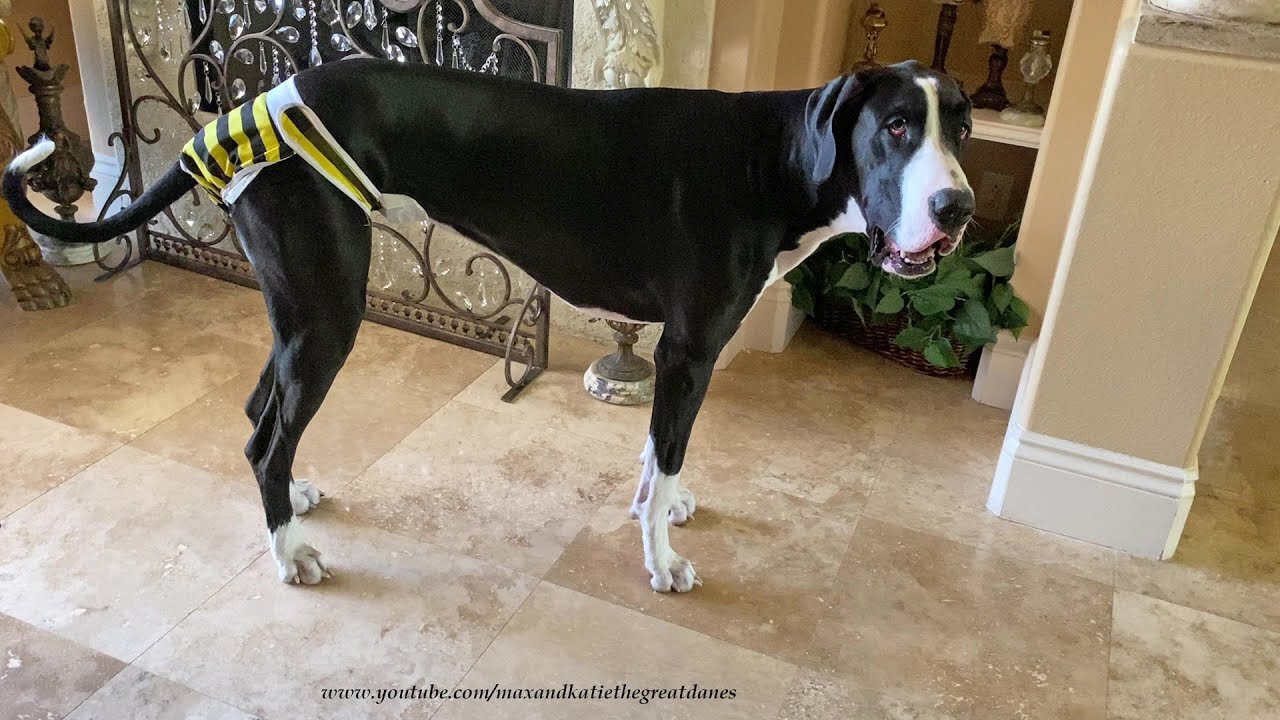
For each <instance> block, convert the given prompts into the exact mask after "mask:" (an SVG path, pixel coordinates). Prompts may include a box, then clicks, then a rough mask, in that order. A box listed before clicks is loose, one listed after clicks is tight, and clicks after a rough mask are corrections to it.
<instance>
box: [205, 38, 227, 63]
mask: <svg viewBox="0 0 1280 720" xmlns="http://www.w3.org/2000/svg"><path fill="white" fill-rule="evenodd" d="M209 54H210V55H212V56H213V59H214V60H217V61H218V64H219V65H221V64H222V62H223V61H224V60H226V59H227V53H226V51H224V50H223V49H222V43H220V42H218V41H217V40H210V41H209Z"/></svg>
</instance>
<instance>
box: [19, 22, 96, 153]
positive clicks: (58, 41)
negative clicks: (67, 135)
mask: <svg viewBox="0 0 1280 720" xmlns="http://www.w3.org/2000/svg"><path fill="white" fill-rule="evenodd" d="M33 17H40V18H44V21H45V26H46V27H52V28H53V29H54V42H53V47H52V48H50V50H49V62H50V63H51V64H53V65H54V66H57V65H58V64H59V63H66V64H68V65H70V66H71V70H70V71H69V72H68V73H67V75H66V79H64V80H63V85H64V87H65V89H64V90H63V93H62V117H63V119H64V120H65V122H66V125H67V128H68V129H69V130H71V131H72V132H74V133H76V134H77V135H79V136H80V138H81V139H83V140H85V141H86V142H87V141H88V138H89V120H88V118H87V117H86V116H85V110H84V93H83V92H82V91H81V87H80V69H79V68H80V62H79V60H78V59H77V58H76V46H75V40H74V37H73V35H72V32H71V11H70V6H69V5H68V4H67V0H13V14H12V15H10V20H9V21H8V22H11V23H12V25H11V28H12V29H13V31H14V33H15V35H16V34H17V31H18V29H19V28H21V30H22V32H24V33H27V32H30V31H29V30H28V29H27V22H28V21H29V20H30V19H31V18H33ZM14 40H15V42H16V43H17V49H16V50H15V51H14V53H13V55H12V56H11V57H10V58H9V59H8V61H7V62H6V63H5V64H6V66H7V67H6V71H7V72H8V73H9V82H10V84H11V85H12V86H13V94H14V95H15V96H16V97H17V99H18V121H19V123H21V125H22V133H23V136H24V139H25V136H27V135H31V134H32V133H34V132H35V131H36V129H37V128H38V127H40V122H39V115H37V113H36V101H35V98H34V97H32V96H31V92H30V91H28V90H27V81H25V80H23V79H22V78H20V77H18V73H17V71H16V70H14V68H15V67H17V66H19V65H30V64H31V62H32V60H33V57H32V53H31V51H30V50H29V49H27V46H26V43H24V42H23V41H22V38H21V37H15V38H14Z"/></svg>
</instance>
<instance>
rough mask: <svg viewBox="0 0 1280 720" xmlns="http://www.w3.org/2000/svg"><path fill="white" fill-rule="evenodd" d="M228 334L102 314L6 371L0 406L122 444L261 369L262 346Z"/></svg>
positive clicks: (133, 316) (127, 315)
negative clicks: (257, 367)
mask: <svg viewBox="0 0 1280 720" xmlns="http://www.w3.org/2000/svg"><path fill="white" fill-rule="evenodd" d="M245 292H247V291H245ZM131 307H132V306H131ZM193 322H194V321H193ZM166 326H168V327H166ZM181 327H185V328H186V329H185V330H184V329H181ZM232 334H233V333H232V332H231V331H229V330H228V331H226V332H221V333H220V332H213V331H211V330H208V329H207V328H206V327H202V326H200V325H199V324H196V325H194V326H190V327H187V326H186V325H185V324H182V323H176V322H175V323H159V322H157V321H156V320H155V318H153V317H150V316H148V315H147V314H145V313H141V312H138V313H135V312H132V310H131V312H129V313H117V314H115V315H110V316H108V317H106V318H103V319H102V320H99V321H97V322H94V323H91V324H89V325H86V326H84V327H82V328H79V329H77V330H74V331H72V332H70V333H67V334H65V335H63V336H62V337H60V338H58V339H57V340H54V341H52V342H49V343H46V344H44V345H42V346H41V347H40V348H39V349H37V350H35V351H33V352H31V353H29V354H28V355H26V356H25V357H23V358H22V359H21V360H20V362H18V363H17V364H16V365H15V366H13V367H10V368H9V369H8V370H7V371H6V372H5V373H3V375H0V402H4V403H7V404H9V405H12V406H14V407H18V408H21V409H23V410H27V411H29V412H32V413H35V414H37V415H42V416H44V417H48V418H50V419H53V420H57V421H59V422H62V423H65V424H67V425H71V426H73V427H77V428H80V429H84V430H93V431H97V432H101V433H106V434H110V435H112V436H114V437H116V438H117V439H121V440H129V439H132V438H134V437H136V436H137V435H139V434H140V433H142V432H143V431H145V430H147V429H148V428H150V427H151V426H153V425H155V424H156V423H158V422H159V421H161V420H163V419H165V418H167V417H169V416H170V415H172V414H174V413H175V412H177V411H178V410H181V409H182V408H184V407H186V406H187V405H189V404H191V403H192V402H194V401H195V400H196V399H197V398H199V397H201V396H202V395H204V394H205V393H207V392H209V391H211V390H213V389H214V388H216V387H218V386H219V385H221V384H223V383H225V382H227V381H228V380H230V379H231V378H233V377H235V375H236V374H238V373H240V372H242V371H244V370H246V369H248V368H250V367H253V366H255V365H260V364H261V361H262V359H263V358H265V357H266V354H267V346H266V345H263V344H262V343H251V342H244V341H242V340H237V339H233V338H232V337H231V335H232Z"/></svg>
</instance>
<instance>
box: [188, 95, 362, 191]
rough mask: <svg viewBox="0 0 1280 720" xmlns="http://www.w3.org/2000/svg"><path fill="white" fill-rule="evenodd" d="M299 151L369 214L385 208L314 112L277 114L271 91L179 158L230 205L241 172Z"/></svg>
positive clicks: (295, 109)
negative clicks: (231, 191)
mask: <svg viewBox="0 0 1280 720" xmlns="http://www.w3.org/2000/svg"><path fill="white" fill-rule="evenodd" d="M294 155H301V156H303V159H305V160H306V161H307V162H308V163H309V164H310V165H312V166H313V167H315V169H316V170H318V171H319V172H320V173H321V174H322V175H324V176H325V177H326V178H327V179H328V180H329V181H330V182H332V183H333V184H334V185H337V186H338V189H340V190H342V191H343V192H344V193H345V194H346V195H347V196H348V197H350V198H351V199H352V200H354V201H356V202H357V203H358V204H359V205H360V206H361V207H363V208H364V210H365V212H370V211H372V210H379V209H381V207H382V203H381V197H380V193H379V192H378V190H377V189H376V188H374V187H372V185H371V184H370V183H369V181H368V179H367V178H366V177H365V176H364V173H362V172H360V171H359V169H358V168H356V167H355V165H354V163H353V162H352V161H351V159H350V158H349V157H348V156H347V154H346V152H344V151H343V150H342V149H341V148H339V147H337V146H336V144H335V143H334V142H333V141H332V139H331V138H330V137H329V135H328V133H327V132H324V131H323V130H322V129H321V128H320V127H319V126H318V124H317V121H313V119H312V115H311V113H310V112H308V111H307V110H306V109H305V108H304V107H302V106H299V105H292V106H287V107H285V108H284V109H283V110H282V111H281V112H279V113H278V115H276V116H274V117H273V113H272V112H271V108H270V105H269V103H268V98H267V94H266V93H264V94H262V95H259V96H258V97H256V98H254V99H253V100H252V101H251V102H248V103H245V104H244V105H241V106H240V107H237V108H235V109H234V110H232V111H231V112H229V113H227V114H226V115H223V116H221V117H219V118H218V119H217V120H214V121H213V122H211V123H209V124H208V125H206V126H204V128H203V129H202V130H200V132H198V133H196V135H195V137H193V138H191V140H190V141H189V142H188V143H187V144H186V146H185V147H184V148H183V149H182V156H181V158H180V160H179V162H180V163H181V165H182V169H183V170H185V171H186V172H187V173H188V174H189V175H191V177H193V178H195V181H196V182H197V183H198V184H199V185H200V186H201V187H203V188H204V189H205V190H206V191H208V193H209V194H210V195H211V196H212V197H213V199H214V201H215V202H218V203H219V204H224V200H226V199H227V198H226V190H227V188H228V186H232V185H233V184H234V183H233V178H235V177H236V175H237V174H238V173H241V172H244V171H245V170H248V169H250V168H254V167H258V166H264V165H269V164H271V163H275V162H279V161H280V160H285V159H287V158H290V157H293V156H294ZM237 195H238V193H237Z"/></svg>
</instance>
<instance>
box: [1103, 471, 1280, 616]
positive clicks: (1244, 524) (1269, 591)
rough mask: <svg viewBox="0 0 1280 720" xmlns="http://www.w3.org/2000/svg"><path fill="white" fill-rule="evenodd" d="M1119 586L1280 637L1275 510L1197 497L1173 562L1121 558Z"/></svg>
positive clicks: (1278, 511) (1279, 519) (1279, 531)
mask: <svg viewBox="0 0 1280 720" xmlns="http://www.w3.org/2000/svg"><path fill="white" fill-rule="evenodd" d="M1116 587H1117V588H1119V589H1122V590H1132V591H1135V592H1140V593H1143V594H1144V595H1150V596H1152V597H1157V598H1161V599H1163V600H1168V601H1170V602H1174V603H1177V604H1179V605H1186V606H1188V607H1193V608H1197V609H1200V610H1204V611H1207V612H1211V613H1214V614H1215V615H1221V616H1223V617H1228V618H1233V619H1235V620H1241V621H1244V622H1248V623H1251V624H1253V625H1257V626H1259V627H1264V628H1268V629H1270V630H1276V631H1280V603H1277V601H1276V599H1277V598H1280V508H1274V507H1272V508H1267V507H1258V506H1255V505H1250V504H1243V503H1235V502H1231V501H1229V500H1224V499H1221V498H1216V497H1213V496H1211V495H1201V496H1200V497H1197V498H1196V499H1195V502H1194V503H1192V505H1191V514H1190V515H1189V516H1188V517H1187V526H1186V530H1185V532H1184V533H1183V536H1182V540H1181V541H1180V542H1179V543H1178V550H1177V552H1175V553H1174V556H1173V558H1172V559H1171V560H1167V561H1159V560H1148V559H1144V558H1135V557H1129V556H1125V557H1123V558H1122V559H1121V560H1120V563H1119V565H1118V567H1117V569H1116Z"/></svg>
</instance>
